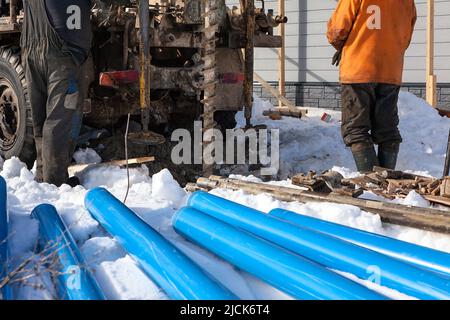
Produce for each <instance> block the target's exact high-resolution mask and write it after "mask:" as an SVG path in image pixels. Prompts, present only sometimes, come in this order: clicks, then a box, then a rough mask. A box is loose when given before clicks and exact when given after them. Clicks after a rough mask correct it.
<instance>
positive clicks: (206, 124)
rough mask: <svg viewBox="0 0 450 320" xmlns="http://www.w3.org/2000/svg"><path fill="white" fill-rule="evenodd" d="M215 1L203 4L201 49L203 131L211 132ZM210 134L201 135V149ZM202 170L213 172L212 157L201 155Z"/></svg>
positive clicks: (214, 99)
mask: <svg viewBox="0 0 450 320" xmlns="http://www.w3.org/2000/svg"><path fill="white" fill-rule="evenodd" d="M218 9H219V8H218V6H217V1H210V0H208V1H206V4H205V26H204V32H203V33H204V46H203V50H202V60H203V63H204V66H203V81H204V83H203V88H204V91H203V100H202V103H203V116H202V118H203V130H204V132H205V133H211V130H212V129H214V126H215V122H214V112H215V111H216V110H215V108H216V105H217V97H216V92H217V91H216V89H217V88H216V86H217V82H218V72H217V63H216V43H217V40H218V38H217V36H216V34H217V33H218V32H219V25H218V21H217V19H216V11H217V10H218ZM212 139H213V138H212V136H207V135H206V134H205V135H204V137H203V148H204V149H203V150H205V149H207V148H208V147H209V146H210V145H211V144H212V143H213V141H212ZM202 158H203V172H204V174H206V175H210V174H212V172H213V163H212V159H205V157H204V156H203V157H202Z"/></svg>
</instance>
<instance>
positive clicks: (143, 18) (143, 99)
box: [139, 0, 151, 131]
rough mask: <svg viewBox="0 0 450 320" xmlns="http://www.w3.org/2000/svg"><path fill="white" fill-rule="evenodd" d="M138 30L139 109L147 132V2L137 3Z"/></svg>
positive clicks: (148, 41) (148, 99)
mask: <svg viewBox="0 0 450 320" xmlns="http://www.w3.org/2000/svg"><path fill="white" fill-rule="evenodd" d="M139 28H140V35H141V37H140V43H139V57H140V59H139V60H140V61H139V62H140V69H141V74H140V85H139V89H140V107H141V121H142V128H143V130H144V131H146V130H148V127H149V124H150V119H149V117H150V114H149V110H150V65H151V56H150V32H149V30H150V14H149V6H148V1H147V0H140V1H139Z"/></svg>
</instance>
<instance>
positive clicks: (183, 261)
mask: <svg viewBox="0 0 450 320" xmlns="http://www.w3.org/2000/svg"><path fill="white" fill-rule="evenodd" d="M85 205H86V208H87V209H88V210H89V212H90V213H91V214H92V215H93V217H94V218H95V219H96V220H97V221H98V222H99V223H100V224H101V225H102V226H103V227H104V228H105V229H106V231H108V232H109V233H110V234H111V235H113V236H114V237H115V238H116V239H117V240H118V241H119V242H120V244H121V245H122V246H123V247H124V248H125V250H127V251H128V252H129V253H130V254H131V255H132V256H133V257H134V259H135V260H136V261H138V263H139V264H140V266H141V268H142V270H143V271H144V272H145V273H146V274H147V275H148V276H149V277H150V278H151V279H153V280H154V281H155V283H156V284H158V285H159V286H160V287H161V288H162V289H163V290H164V291H165V293H166V294H167V295H168V296H169V297H170V298H171V299H178V300H224V299H226V300H229V299H231V300H236V299H238V298H237V297H236V296H235V295H233V294H232V293H231V292H230V291H228V290H227V289H226V288H224V287H223V286H222V285H221V284H219V283H218V282H216V281H215V280H214V279H212V278H211V277H210V276H209V275H207V274H206V273H205V272H204V271H203V270H202V269H201V268H200V267H199V266H198V265H197V264H195V263H194V262H193V261H192V260H191V259H189V258H188V257H187V256H186V255H185V254H184V253H182V252H181V251H180V250H178V249H177V248H176V247H175V246H174V245H172V244H171V243H170V242H169V241H167V240H166V239H165V238H164V237H163V236H161V235H160V234H159V233H158V232H157V231H156V230H154V229H153V228H152V227H150V226H149V225H148V224H147V223H145V222H144V221H143V220H142V219H141V218H140V217H138V216H137V215H136V214H135V213H134V212H133V211H131V210H130V209H129V208H128V207H127V206H125V205H124V204H123V203H122V202H120V201H119V200H118V199H116V198H115V197H114V196H113V195H112V194H110V193H109V192H108V191H106V190H105V189H103V188H96V189H93V190H91V191H89V192H88V194H87V195H86V199H85Z"/></svg>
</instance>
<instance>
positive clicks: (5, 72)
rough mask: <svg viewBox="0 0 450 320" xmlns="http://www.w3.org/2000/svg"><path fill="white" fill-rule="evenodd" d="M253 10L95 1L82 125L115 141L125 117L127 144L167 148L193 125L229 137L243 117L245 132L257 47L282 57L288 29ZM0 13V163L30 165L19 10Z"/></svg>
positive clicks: (220, 1) (206, 1)
mask: <svg viewBox="0 0 450 320" xmlns="http://www.w3.org/2000/svg"><path fill="white" fill-rule="evenodd" d="M259 3H260V6H255V1H254V0H240V5H239V6H231V7H230V6H227V4H226V1H225V0H157V1H156V0H142V1H132V0H131V1H130V2H129V5H127V6H119V5H115V4H112V3H110V2H109V1H108V0H93V1H92V11H91V21H92V26H93V46H92V54H91V56H90V58H89V59H88V61H87V62H86V63H87V68H86V69H87V70H88V72H87V73H86V76H85V81H86V83H87V84H89V86H88V87H89V88H88V90H87V92H86V96H85V103H84V105H85V107H84V118H83V124H85V125H86V126H89V127H90V128H97V129H100V128H105V129H108V130H110V131H111V132H114V131H115V130H114V129H112V130H111V128H116V127H117V126H119V125H121V124H122V125H123V123H124V121H126V119H127V117H128V115H129V117H130V118H131V119H132V121H134V123H138V124H139V128H137V129H136V128H135V129H134V131H133V132H131V133H130V134H129V139H130V141H131V142H135V143H137V144H141V145H148V146H151V145H157V144H161V143H164V141H166V140H167V137H168V136H170V132H171V131H172V130H174V129H176V128H188V129H189V128H190V127H191V126H192V124H193V122H194V121H196V120H201V121H203V130H208V129H209V128H221V129H230V128H234V126H235V121H234V116H235V113H236V112H237V111H240V110H242V108H245V115H246V117H247V119H248V121H247V124H250V122H249V117H250V116H251V108H252V95H253V61H254V48H256V47H266V48H267V47H270V48H279V47H280V46H281V45H282V40H281V38H280V37H279V36H276V35H274V28H276V27H277V26H278V25H279V24H281V23H286V22H287V18H286V17H284V16H278V15H275V14H274V11H273V10H271V9H268V10H266V8H265V4H264V1H259V2H258V4H259ZM0 13H1V17H0V155H1V156H3V157H4V158H9V157H12V156H18V157H19V158H21V159H22V161H24V162H26V163H27V164H28V165H29V166H32V165H33V162H34V160H35V147H34V139H33V130H32V124H31V123H32V122H31V111H30V106H29V99H28V96H27V83H26V81H25V77H24V70H23V68H22V65H21V56H20V47H19V39H20V33H21V25H22V21H23V11H22V1H18V0H9V1H8V0H1V2H0ZM205 143H207V142H205ZM205 167H206V166H205ZM205 170H211V168H207V167H206V168H205Z"/></svg>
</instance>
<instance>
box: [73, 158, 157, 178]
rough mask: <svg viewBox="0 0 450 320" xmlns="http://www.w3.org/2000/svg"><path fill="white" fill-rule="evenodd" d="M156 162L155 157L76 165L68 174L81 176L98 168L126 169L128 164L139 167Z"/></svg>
mask: <svg viewBox="0 0 450 320" xmlns="http://www.w3.org/2000/svg"><path fill="white" fill-rule="evenodd" d="M153 161H155V157H142V158H134V159H129V160H128V161H127V160H114V161H109V162H103V163H87V164H76V165H72V166H69V168H68V170H67V171H68V173H69V176H70V177H72V176H76V175H79V174H81V173H82V172H84V171H86V170H88V169H92V168H98V167H108V166H116V167H124V166H126V165H127V164H128V165H129V166H134V165H139V164H145V163H149V162H153Z"/></svg>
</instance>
